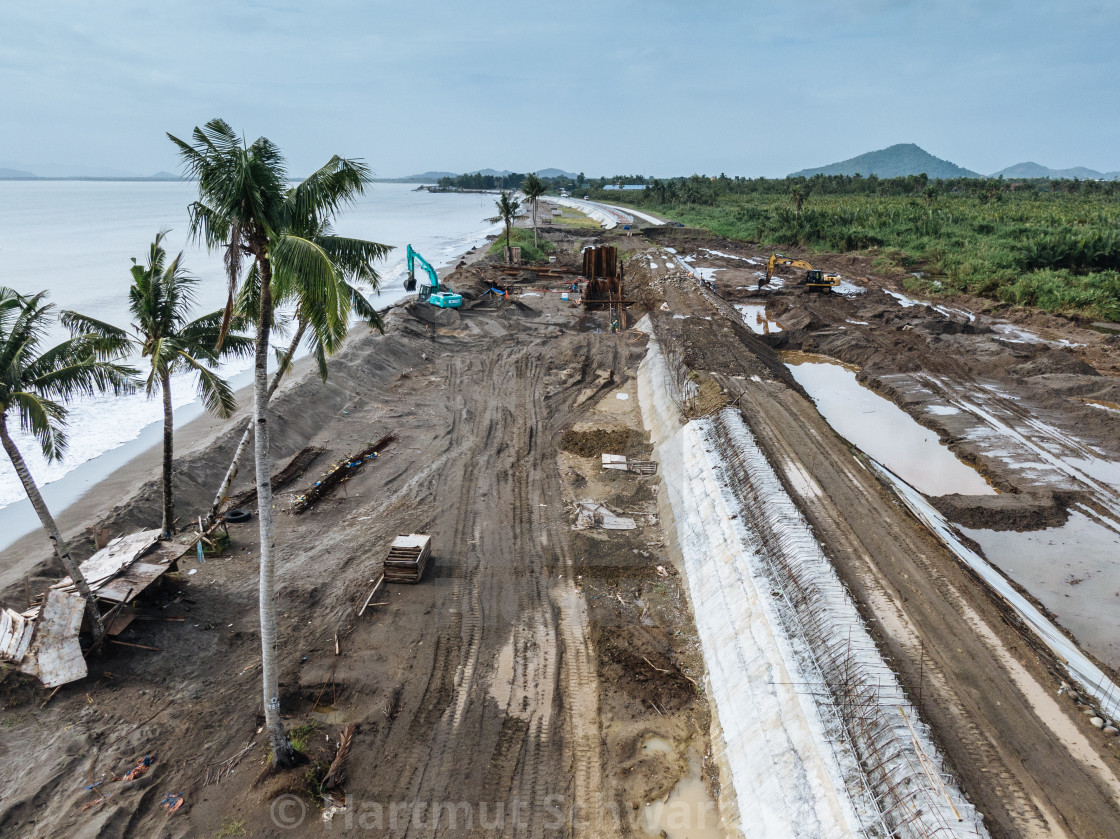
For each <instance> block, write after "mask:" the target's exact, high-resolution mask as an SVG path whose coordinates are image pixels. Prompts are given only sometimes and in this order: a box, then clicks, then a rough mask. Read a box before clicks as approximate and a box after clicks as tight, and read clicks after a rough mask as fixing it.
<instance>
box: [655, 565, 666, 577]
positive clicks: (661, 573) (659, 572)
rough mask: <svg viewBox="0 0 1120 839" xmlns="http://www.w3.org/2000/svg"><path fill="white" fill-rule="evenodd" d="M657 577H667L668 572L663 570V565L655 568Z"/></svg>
mask: <svg viewBox="0 0 1120 839" xmlns="http://www.w3.org/2000/svg"><path fill="white" fill-rule="evenodd" d="M657 576H659V577H668V576H669V572H668V571H666V570H665V566H664V565H658V566H657Z"/></svg>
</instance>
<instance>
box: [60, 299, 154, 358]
mask: <svg viewBox="0 0 1120 839" xmlns="http://www.w3.org/2000/svg"><path fill="white" fill-rule="evenodd" d="M58 320H59V322H60V323H61V324H62V325H63V326H65V327H66V328H67V329H68V330H70V334H71V335H72V336H73V337H74V338H75V339H79V340H80V341H84V343H83V345H86V346H88V345H91V344H96V351H97V353H98V355H99V357H102V358H119V357H121V356H123V355H125V354H126V353H128V352H129V351H131V350H132V349H133V347H134V345H135V344H136V341H135V340H134V339H133V337H132V336H131V335H129V334H128V332H126V331H125V330H123V329H121V328H120V327H119V326H113V325H112V324H111V323H105V321H102V320H97V319H96V318H91V317H88V316H87V315H83V314H79V313H78V312H75V311H72V310H71V309H63V310H62V311H61V312H59V313H58ZM76 346H77V345H74V344H72V345H71V346H70V349H68V350H67V351H72V350H73V349H74V348H75V347H76ZM43 357H46V353H44V355H43Z"/></svg>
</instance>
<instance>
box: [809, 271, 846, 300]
mask: <svg viewBox="0 0 1120 839" xmlns="http://www.w3.org/2000/svg"><path fill="white" fill-rule="evenodd" d="M838 285H840V277H839V276H837V275H836V274H826V273H825V272H824V271H822V270H821V269H820V268H810V269H809V270H808V271H806V272H805V287H806V288H808V289H809V291H820V292H823V293H825V294H828V293H830V292H831V291H832V289H834V288H835V287H836V286H838Z"/></svg>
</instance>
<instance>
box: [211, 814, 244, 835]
mask: <svg viewBox="0 0 1120 839" xmlns="http://www.w3.org/2000/svg"><path fill="white" fill-rule="evenodd" d="M244 835H245V822H238V821H234V820H233V819H226V820H225V821H223V822H222V826H221V827H220V828H218V832H217V833H215V834H214V839H225V837H227V836H244Z"/></svg>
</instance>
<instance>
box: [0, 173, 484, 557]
mask: <svg viewBox="0 0 1120 839" xmlns="http://www.w3.org/2000/svg"><path fill="white" fill-rule="evenodd" d="M196 197H197V186H196V185H195V184H193V183H188V182H124V181H0V285H4V286H8V287H10V288H13V289H15V290H16V291H18V292H20V293H23V294H33V293H36V292H39V291H44V290H45V291H47V292H48V293H49V299H50V302H52V303H53V304H55V305H56V306H57V307H58V308H59V309H73V310H75V311H78V312H81V313H82V314H85V315H88V316H90V317H94V318H97V319H99V320H103V321H107V322H109V323H112V324H116V325H118V326H127V325H128V324H129V314H128V287H129V285H130V283H131V275H130V274H129V268H130V267H131V265H132V263H131V259H132V258H133V257H135V258H136V259H137V261H138V262H140V263H142V264H143V263H145V262H146V260H147V257H148V249H149V246H150V244H151V242H152V240H153V239H154V238H155V236H156V234H157V233H158V232H159V231H160V230H164V229H166V230H168V231H169V232H168V234H167V236H166V238H165V239H164V248H165V249H166V250H167V251H168V254H169V259H170V258H171V257H173V256H174V255H175V254H177V253H178V252H179V251H180V250H182V251H183V252H184V253H183V262H184V265H185V267H186V269H187V270H188V271H189V272H190V273H192V274H194V275H195V276H197V277H198V278H199V284H198V287H197V300H198V305H197V308H196V310H195V312H196V314H197V315H201V314H203V313H205V312H211V311H215V310H217V309H220V308H221V307H222V306H223V305H224V304H225V299H226V279H225V274H224V269H223V266H222V259H221V254H220V253H207V251H206V250H205V249H204V248H202V247H200V246H198V245H195V244H193V243H192V242H191V241H189V238H188V235H187V233H188V225H189V215H188V206H189V204H190V203H191V202H192V201H193V200H195V198H196ZM494 214H495V211H494V198H493V196H490V195H482V194H454V193H446V194H444V193H440V194H433V193H429V192H427V191H419V192H418V191H416V187H415V186H414V185H410V184H373V185H371V187H370V188H369V191H368V192H367V194H366V195H365V196H363V197H362V198H361V199H359V201H358V202H357V203H356V205H355V206H353V207H351V208H349V209H347V210H344V211H343V212H342V214H341V216H340V218H339V219H338V221H337V223H336V225H335V228H336V232H337V233H338V234H340V235H344V236H353V237H356V238H362V239H370V240H373V241H375V242H381V243H383V244H386V245H392V246H393V247H394V250H393V251H392V252H391V253H390V255H389V257H388V258H387V259H386V260H384V261H383V262H381V263H379V264H378V266H377V267H378V272H379V274H380V275H381V284H380V285H381V288H380V293H371V294H370V295H369V297H370V300H371V301H372V302H373V304H374V305H375V306H378V307H381V306H384V305H388V304H389V303H392V302H394V301H395V300H398V299H400V298H401V297H402V296H403V295H404V294H405V291H404V288H403V279H404V277H405V274H406V268H405V264H404V263H405V246H406V245H407V244H411V245H412V246H413V247H414V248H415V249H416V250H418V251H419V252H420V253H421V254H423V255H424V257H425V258H427V259H428V261H429V262H431V263H432V264H433V265H435V266H436V267H440V266H443V265H447V264H448V263H450V262H451V261H452V260H454V259H455V258H456V257H457V256H458V255H459V254H461V253H462V252H463V251H465V250H467V249H469V248H470V247H472V246H474V245H477V244H481V243H482V242H483V241H484V240H485V237H486V236H487V235H488V234H491V233H494V232H496V231H497V226H496V225H491V224H490V223H489V222H487V221H486V219H487V218H488V217H490V216H493V215H494ZM65 337H67V333H66V331H65V330H64V329H63V328H62V327H61V326H60V325H58V324H54V325H53V326H52V329H51V332H50V333H49V335H48V336H47V339H46V343H45V344H44V347H46V346H50V345H52V344H53V342H55V341H58V340H62V339H64V338H65ZM274 343H276V344H277V345H280V346H284V345H286V344H287V341H286V340H284V338H283V336H278V337H277V338H276V340H275V342H274ZM251 364H252V362H251V361H250V360H240V361H237V362H231V363H226V364H224V365H223V367H222V372H223V373H224V374H225V375H227V376H229V377H230V379H231V384H233V385H234V386H235V387H240V386H242V385H246V384H249V383H250V381H251V370H250V368H251ZM172 393H173V397H174V405H175V422H176V425H181V424H183V423H185V422H189V421H190V420H191V419H194V418H195V417H198V416H199V415H201V413H202V407H201V405H200V404H199V401H198V398H197V394H196V392H195V382H194V381H193V379H192V378H191V377H189V376H181V377H178V378H177V379H176V380H174V381H173V383H172ZM162 418H163V409H162V404H161V402H160V400H159V394H158V393H156V394H153V395H152V396H151V398H149V397H148V396H147V395H146V394H145V393H143V392H141V393H137V394H135V395H132V396H127V397H121V398H116V397H112V396H97V397H93V398H89V399H79V400H77V401H76V402H74V403H73V404H72V405H71V406H70V409H69V422H68V425H67V435H68V437H69V448H68V450H67V454H66V457H65V459H64V460H63V461H61V462H58V463H47V462H46V461H45V459H44V458H43V456H42V452H41V451H40V449H39V446H38V444H37V442H36V441H35V440H34V439H32V438H31V436H30V435H28V434H25V433H24V432H22V431H20V430H18V424H19V419H18V417H17V416H15V415H10V416H9V417H8V425H9V428H10V429H12V431H13V437H15V439H16V441H17V443H18V445H19V448H20V451H21V452H22V453H23V456H24V458H25V460H26V461H27V463H28V467H29V468H30V470H31V474H32V476H33V477H34V478H35V480H36V481H37V482H38V484H39V487H40V489H41V490H42V491H43V494H44V497H45V498H46V500H47V503H48V505H49V506H50V507H51V509H52V510H53V511H55V512H56V513H57V512H58V511H59V510H60V509H62V508H63V507H65V506H67V505H68V504H70V503H72V502H73V501H74V500H76V499H77V498H78V497H79V496H80V495H81V494H82V493H83V492H84V491H85V490H87V489H88V488H90V487H92V486H93V485H94V484H95V483H96V482H97V481H99V480H101V479H102V478H104V477H106V476H107V475H108V474H109V473H110V472H112V471H113V470H114V469H115V468H117V467H118V466H120V465H122V464H123V463H125V462H127V461H128V460H129V459H131V458H132V457H134V456H136V455H137V454H139V453H140V452H142V451H143V450H144V449H146V448H147V447H148V446H150V445H154V444H156V443H158V442H159V441H160V440H161V439H162V438H161V432H160V426H161V423H162ZM37 526H38V521H37V519H36V518H35V516H34V513H33V512H32V511H31V509H30V505H29V504H28V502H27V501H26V498H25V497H24V492H23V488H22V486H21V485H20V483H19V479H18V478H17V477H16V474H15V470H14V469H13V468H12V466H11V463H10V462H9V461H8V460H7V458H6V457H5V458H2V459H0V546H4V545H7V544H10V543H11V542H12V541H14V540H15V539H16V538H18V537H19V536H22V535H23V534H24V533H27V532H30V531H31V530H32V529H34V528H35V527H37Z"/></svg>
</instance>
